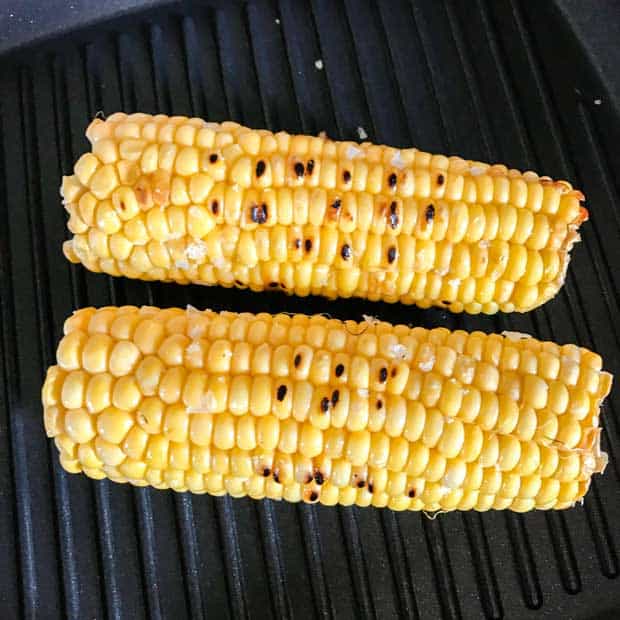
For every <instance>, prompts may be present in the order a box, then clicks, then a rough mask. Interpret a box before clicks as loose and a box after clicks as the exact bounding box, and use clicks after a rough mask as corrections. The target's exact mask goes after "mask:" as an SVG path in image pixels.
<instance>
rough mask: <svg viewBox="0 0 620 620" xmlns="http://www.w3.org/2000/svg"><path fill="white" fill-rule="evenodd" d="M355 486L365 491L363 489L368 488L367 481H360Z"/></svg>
mask: <svg viewBox="0 0 620 620" xmlns="http://www.w3.org/2000/svg"><path fill="white" fill-rule="evenodd" d="M355 486H356V487H357V488H358V489H363V488H364V487H365V486H366V481H365V480H358V481H357V482H356V483H355Z"/></svg>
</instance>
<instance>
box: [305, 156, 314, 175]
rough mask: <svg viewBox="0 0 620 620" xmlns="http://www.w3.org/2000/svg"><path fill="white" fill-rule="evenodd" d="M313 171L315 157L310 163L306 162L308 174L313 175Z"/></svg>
mask: <svg viewBox="0 0 620 620" xmlns="http://www.w3.org/2000/svg"><path fill="white" fill-rule="evenodd" d="M313 172H314V159H309V160H308V163H307V164H306V174H307V175H308V176H312V173H313Z"/></svg>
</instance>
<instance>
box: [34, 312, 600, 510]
mask: <svg viewBox="0 0 620 620" xmlns="http://www.w3.org/2000/svg"><path fill="white" fill-rule="evenodd" d="M508 336H509V337H504V336H501V335H485V334H483V333H481V332H474V333H471V334H467V333H466V332H463V331H454V332H450V331H449V330H448V329H445V328H438V329H433V330H430V331H429V330H426V329H422V328H419V327H416V328H413V329H412V328H409V327H406V326H404V325H397V326H392V325H390V324H389V323H383V322H378V321H376V320H373V321H370V320H366V321H364V322H362V323H357V322H354V321H346V322H342V321H339V320H335V319H328V318H326V317H324V316H322V315H315V316H311V317H310V316H306V315H294V316H288V315H275V316H273V315H269V314H258V315H253V314H236V313H232V312H222V313H217V312H212V311H209V310H207V311H204V312H199V311H197V310H195V309H193V308H191V307H188V309H187V310H186V311H183V310H180V309H168V310H159V309H157V308H152V307H142V308H140V309H138V308H136V307H122V308H114V307H106V308H101V309H99V310H95V309H94V308H86V309H83V310H79V311H77V312H76V313H75V314H74V315H73V316H72V317H70V318H69V319H68V320H67V321H66V323H65V336H64V338H63V339H62V341H61V342H60V345H59V347H58V352H57V359H58V365H57V366H52V367H51V368H50V369H49V370H48V373H47V378H46V380H45V385H44V386H43V391H42V399H43V405H44V409H45V428H46V431H47V434H48V436H50V437H53V438H54V441H55V444H56V446H57V448H58V450H59V451H60V461H61V463H62V466H63V467H64V468H65V469H66V470H67V471H69V472H80V471H83V472H84V473H86V474H87V475H88V476H90V477H91V478H95V479H100V478H104V477H108V478H110V479H111V480H114V481H117V482H130V483H131V484H134V485H137V486H146V485H151V486H154V487H156V488H159V489H164V488H172V489H175V490H177V491H186V490H189V491H193V492H195V493H210V494H212V495H222V494H225V493H228V494H230V495H232V496H234V497H239V496H244V495H249V496H251V497H254V498H263V497H269V498H272V499H281V498H284V499H286V500H288V501H292V502H296V501H305V502H311V503H313V502H320V503H322V504H326V505H332V504H343V505H350V504H357V505H359V506H367V505H371V504H372V505H374V506H389V507H390V508H392V509H395V510H406V509H408V510H428V511H436V510H443V511H448V510H455V509H458V510H467V509H476V510H488V509H491V508H493V509H503V508H509V509H511V510H515V511H527V510H530V509H533V508H542V509H550V508H554V509H560V508H567V507H569V506H572V505H573V503H574V502H575V501H577V500H579V499H581V498H582V497H583V496H584V494H585V493H586V491H587V489H588V486H589V484H590V479H591V476H592V474H593V473H594V472H600V471H602V470H603V468H604V465H605V463H606V455H605V454H604V453H601V451H600V448H599V433H600V428H599V408H600V404H601V401H602V399H603V398H604V397H605V396H606V395H607V394H608V392H609V389H610V386H611V375H610V374H609V373H606V372H602V371H601V358H600V357H599V356H598V355H596V354H595V353H592V352H590V351H588V350H586V349H582V348H578V347H576V346H574V345H565V346H559V345H557V344H553V343H551V342H539V341H538V340H535V339H533V338H527V339H524V338H520V337H516V338H515V336H514V335H511V334H508Z"/></svg>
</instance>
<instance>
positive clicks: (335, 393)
mask: <svg viewBox="0 0 620 620" xmlns="http://www.w3.org/2000/svg"><path fill="white" fill-rule="evenodd" d="M339 400H340V390H334V391H333V392H332V406H333V407H335V406H336V405H337V404H338V401H339Z"/></svg>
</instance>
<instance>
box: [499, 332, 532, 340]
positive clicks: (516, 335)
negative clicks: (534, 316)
mask: <svg viewBox="0 0 620 620" xmlns="http://www.w3.org/2000/svg"><path fill="white" fill-rule="evenodd" d="M502 336H504V337H505V338H508V340H513V341H515V342H516V341H518V340H527V339H528V338H531V336H530V335H529V334H524V333H523V332H511V331H503V332H502Z"/></svg>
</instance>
